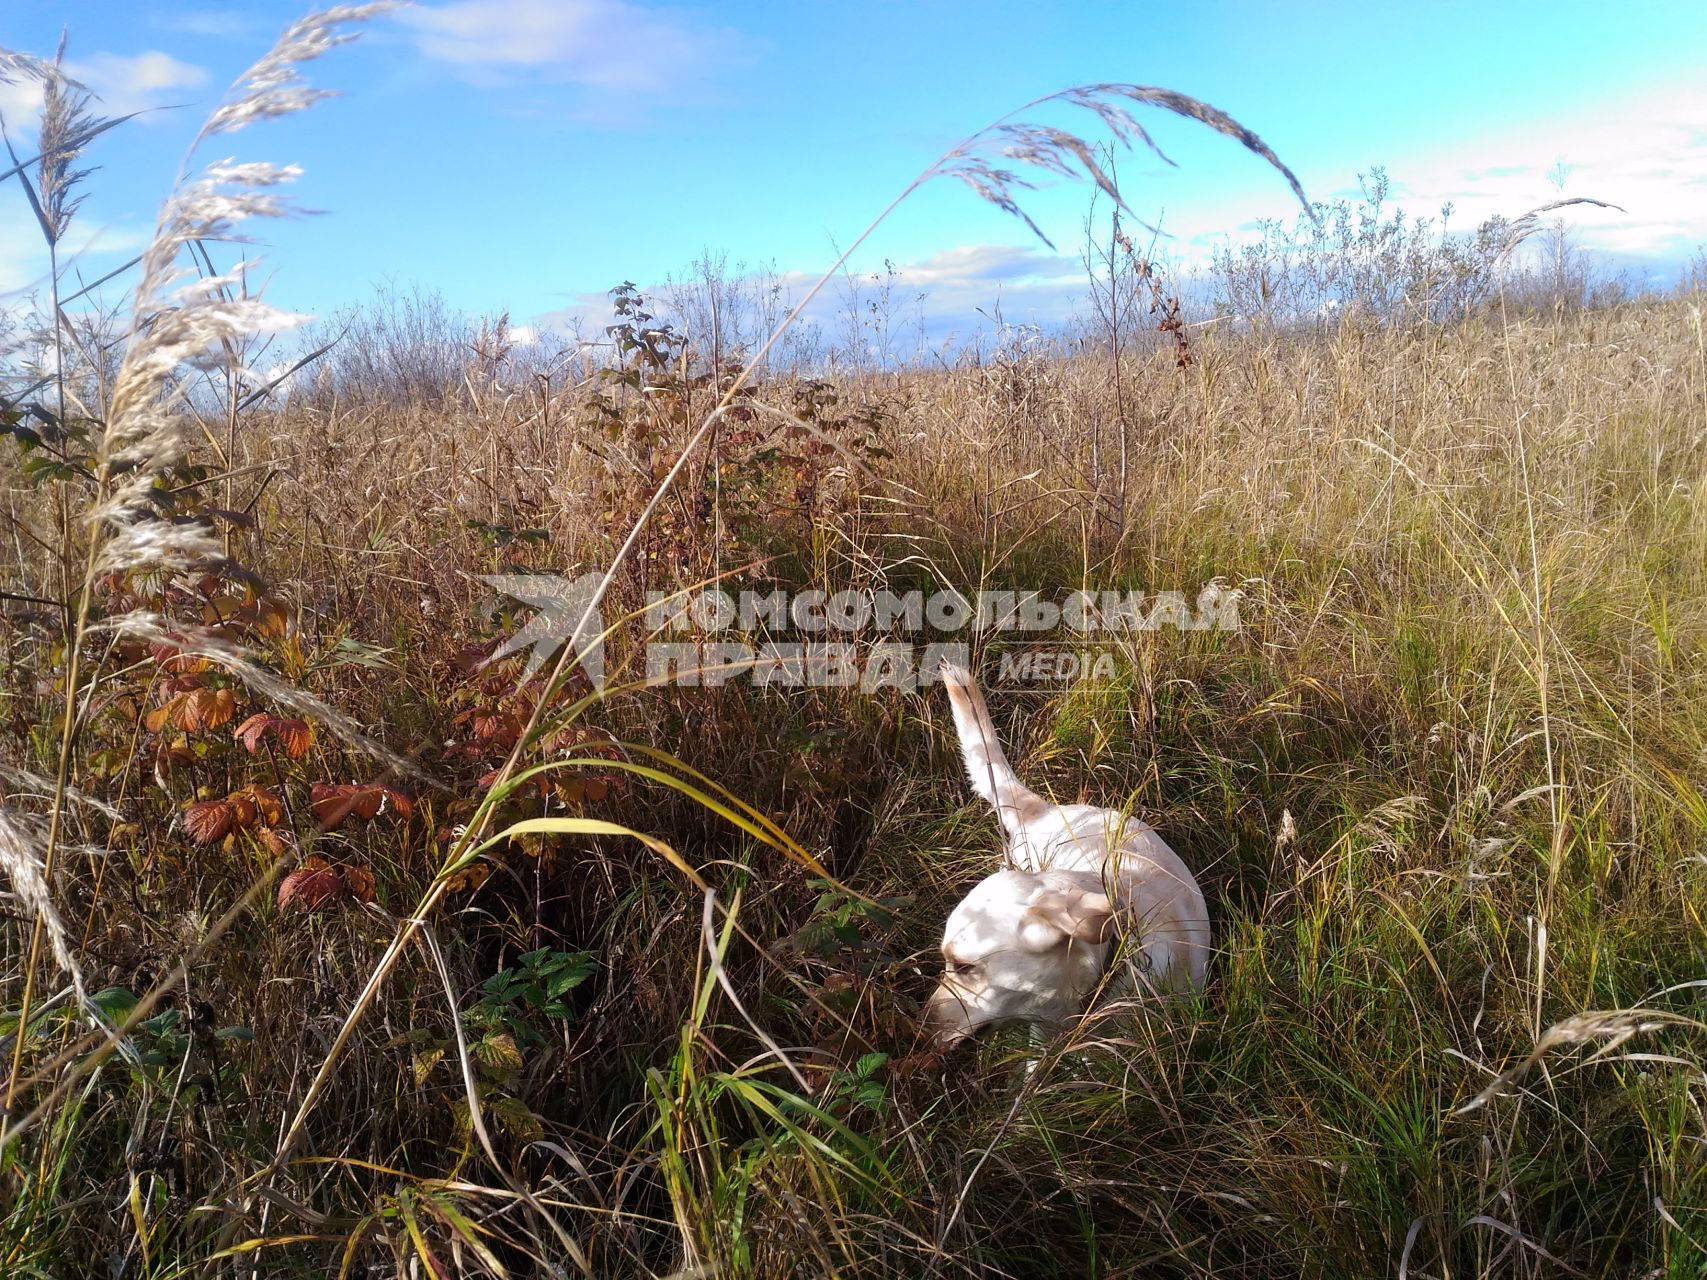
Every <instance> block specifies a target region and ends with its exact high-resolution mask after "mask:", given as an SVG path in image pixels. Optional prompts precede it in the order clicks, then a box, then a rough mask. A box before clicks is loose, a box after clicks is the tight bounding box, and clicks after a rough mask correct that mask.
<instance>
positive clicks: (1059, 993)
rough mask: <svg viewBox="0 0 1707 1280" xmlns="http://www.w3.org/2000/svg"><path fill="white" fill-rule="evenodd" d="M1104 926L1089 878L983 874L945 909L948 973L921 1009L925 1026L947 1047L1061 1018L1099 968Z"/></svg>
mask: <svg viewBox="0 0 1707 1280" xmlns="http://www.w3.org/2000/svg"><path fill="white" fill-rule="evenodd" d="M1113 924H1114V906H1113V904H1112V903H1111V902H1110V901H1109V898H1108V895H1107V894H1106V893H1105V892H1104V891H1103V885H1102V881H1101V880H1100V879H1099V878H1098V877H1097V876H1096V875H1095V874H1093V873H1092V872H1088V871H1044V872H1040V873H1038V874H1032V873H1031V872H1027V871H998V872H996V874H995V875H992V876H988V877H986V878H985V879H984V880H982V881H980V882H979V883H978V884H977V885H976V886H974V887H973V889H972V892H970V893H968V894H967V895H966V896H965V897H964V898H962V899H961V900H960V902H959V903H958V904H957V905H956V906H955V908H954V910H953V911H952V912H950V913H949V917H948V925H947V927H946V928H945V929H944V930H943V939H942V956H943V960H944V962H945V963H946V965H947V969H946V972H944V974H943V977H942V981H941V982H940V983H938V984H937V989H936V990H935V991H934V992H932V993H931V998H930V999H929V1001H927V1002H926V1004H925V1011H924V1025H925V1029H926V1030H927V1031H928V1032H930V1033H931V1036H932V1038H933V1040H934V1041H935V1043H936V1044H937V1045H938V1046H947V1045H950V1044H953V1043H955V1042H956V1041H958V1040H963V1039H965V1038H966V1037H968V1036H971V1035H975V1034H976V1033H977V1032H978V1031H980V1030H982V1029H983V1028H985V1027H989V1026H994V1025H995V1024H996V1023H999V1022H1010V1021H1014V1020H1022V1021H1026V1022H1065V1021H1066V1020H1067V1019H1069V1018H1071V1017H1073V1016H1074V1015H1076V1014H1078V1013H1080V1012H1082V1011H1083V1009H1084V1007H1085V1002H1086V1001H1087V1000H1088V999H1089V998H1090V995H1091V992H1092V991H1093V990H1095V988H1096V985H1097V981H1098V980H1099V979H1100V978H1101V976H1102V972H1103V970H1104V969H1105V968H1106V967H1107V965H1108V959H1109V954H1110V952H1111V950H1112V941H1111V935H1112V933H1113Z"/></svg>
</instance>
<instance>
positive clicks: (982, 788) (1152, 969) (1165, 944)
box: [924, 666, 1210, 1047]
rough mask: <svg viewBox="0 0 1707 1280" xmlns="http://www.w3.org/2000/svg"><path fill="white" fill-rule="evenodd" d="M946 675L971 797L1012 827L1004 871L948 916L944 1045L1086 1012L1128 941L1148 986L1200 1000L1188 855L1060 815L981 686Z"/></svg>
mask: <svg viewBox="0 0 1707 1280" xmlns="http://www.w3.org/2000/svg"><path fill="white" fill-rule="evenodd" d="M941 674H942V682H943V686H944V688H946V689H947V690H948V697H949V702H950V703H951V704H952V705H953V708H954V725H955V729H956V730H957V731H958V732H959V735H960V751H961V754H962V755H963V756H964V757H965V760H966V772H967V776H968V777H970V778H971V780H972V789H973V790H974V791H976V792H977V793H978V794H979V795H981V796H982V797H984V799H985V800H987V801H989V802H990V803H991V804H992V805H994V806H995V808H996V812H997V813H998V814H999V815H1000V816H1001V820H1002V826H1003V827H1004V828H1005V829H1006V832H1007V863H1008V867H1007V869H1006V870H1004V871H998V872H996V873H995V874H994V875H992V876H989V877H987V878H985V879H984V880H982V881H980V882H979V883H978V884H977V885H975V886H974V887H973V889H972V891H971V892H970V893H968V894H967V895H966V896H965V897H964V898H962V899H961V900H960V902H959V904H958V905H957V906H956V907H955V908H954V910H953V911H952V912H950V913H949V917H948V925H947V928H946V929H945V930H944V931H943V939H942V955H943V959H944V961H946V963H947V971H946V972H945V973H944V975H943V978H942V981H941V982H940V983H939V984H938V985H937V989H936V990H935V991H934V992H933V993H932V994H931V998H930V1000H929V1001H928V1002H926V1005H925V1011H924V1024H925V1028H926V1030H928V1031H929V1032H930V1033H931V1035H932V1038H933V1041H934V1042H935V1044H936V1045H937V1046H939V1047H946V1046H947V1045H951V1044H953V1043H955V1042H956V1041H959V1040H963V1039H965V1038H967V1037H968V1036H972V1035H975V1034H976V1033H977V1032H978V1031H980V1030H982V1029H983V1028H985V1027H988V1026H993V1025H995V1024H996V1023H999V1022H1011V1021H1021V1022H1029V1023H1032V1024H1034V1025H1036V1024H1045V1025H1049V1024H1060V1023H1064V1022H1066V1021H1068V1020H1069V1019H1071V1018H1072V1017H1074V1016H1075V1015H1077V1014H1079V1013H1081V1012H1083V1011H1084V1008H1085V1005H1086V1003H1087V1002H1088V1001H1089V999H1090V997H1091V994H1092V993H1093V992H1094V991H1095V990H1096V987H1097V984H1098V983H1099V982H1101V981H1102V977H1103V973H1104V971H1105V970H1106V969H1107V968H1108V966H1109V962H1110V960H1111V959H1112V958H1113V956H1114V953H1115V950H1116V947H1117V935H1119V934H1122V933H1124V934H1129V935H1131V943H1130V949H1129V952H1128V954H1129V955H1135V956H1136V958H1137V961H1138V965H1139V967H1140V968H1141V969H1142V971H1143V973H1144V981H1145V984H1146V985H1148V986H1153V987H1155V988H1156V989H1158V990H1163V991H1187V990H1197V989H1198V988H1200V987H1201V986H1202V985H1203V975H1204V971H1205V969H1206V968H1207V967H1208V963H1209V950H1210V935H1209V914H1208V912H1207V910H1206V909H1205V908H1204V905H1203V893H1202V891H1201V890H1200V889H1199V888H1198V887H1197V881H1196V880H1195V879H1194V878H1193V877H1192V874H1191V872H1190V871H1189V870H1187V868H1186V865H1185V863H1183V862H1182V861H1180V858H1179V855H1178V854H1176V853H1175V852H1174V851H1173V850H1172V849H1170V848H1168V846H1167V844H1166V842H1165V841H1163V839H1162V838H1161V836H1159V835H1157V834H1156V833H1155V831H1154V830H1152V829H1151V828H1150V826H1149V825H1148V824H1146V823H1144V822H1140V821H1139V820H1138V819H1136V818H1128V817H1125V816H1123V815H1122V814H1119V813H1116V812H1114V811H1113V810H1110V809H1098V808H1096V807H1094V806H1092V805H1087V804H1068V805H1056V804H1051V803H1050V802H1049V801H1047V800H1045V799H1043V797H1042V796H1039V795H1038V794H1037V793H1036V792H1034V791H1032V790H1030V789H1029V788H1027V787H1026V786H1025V785H1024V784H1023V783H1022V782H1020V780H1019V779H1018V778H1017V777H1015V776H1014V771H1013V769H1012V768H1010V767H1009V765H1008V761H1007V757H1006V756H1004V755H1003V754H1002V747H1001V743H999V742H998V741H997V740H996V733H995V727H994V725H993V724H992V723H991V721H990V712H989V709H988V708H987V707H985V705H984V697H983V695H982V694H981V693H979V691H978V686H977V684H976V683H974V682H973V679H972V676H971V674H970V673H968V672H967V671H965V670H963V669H961V668H959V667H954V666H944V667H943V668H942V670H941ZM1111 985H1117V986H1118V985H1128V988H1129V984H1123V983H1119V982H1118V981H1117V982H1115V983H1113V984H1111Z"/></svg>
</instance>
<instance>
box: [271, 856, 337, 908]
mask: <svg viewBox="0 0 1707 1280" xmlns="http://www.w3.org/2000/svg"><path fill="white" fill-rule="evenodd" d="M343 891H344V882H343V881H342V880H341V879H339V877H338V873H337V872H336V871H334V870H332V867H331V864H330V863H328V862H327V861H326V859H324V858H310V859H308V861H306V862H304V863H303V864H302V865H301V866H300V867H298V868H297V869H296V870H295V871H293V872H291V873H290V874H289V875H288V876H286V877H285V878H284V879H283V880H281V881H279V910H281V911H283V910H285V909H287V908H290V909H294V910H297V911H318V910H320V909H321V908H322V907H324V906H327V905H329V904H330V903H332V902H335V901H336V900H337V898H338V895H339V894H341V893H343Z"/></svg>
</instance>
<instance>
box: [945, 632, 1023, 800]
mask: <svg viewBox="0 0 1707 1280" xmlns="http://www.w3.org/2000/svg"><path fill="white" fill-rule="evenodd" d="M938 674H939V675H940V676H941V678H942V687H943V688H944V689H946V690H948V701H949V705H950V706H951V707H952V708H953V709H954V727H955V730H956V731H957V732H958V733H959V735H960V755H961V758H962V759H963V760H965V762H966V776H967V777H968V778H969V779H971V781H972V789H973V790H974V791H976V792H977V793H978V794H979V795H980V796H982V797H983V798H984V799H985V800H987V801H988V802H989V803H990V804H991V805H993V806H994V807H995V810H996V812H997V814H999V815H1000V817H1001V819H1002V825H1003V826H1004V827H1006V828H1008V830H1010V831H1017V830H1018V829H1019V828H1020V827H1021V826H1023V825H1024V824H1025V823H1026V822H1028V821H1030V820H1032V819H1033V818H1035V817H1037V816H1038V815H1039V814H1040V813H1042V812H1043V810H1045V809H1047V808H1048V805H1047V804H1046V803H1045V801H1044V800H1043V798H1042V797H1041V796H1039V795H1038V794H1037V793H1036V792H1035V791H1032V790H1031V789H1030V788H1029V787H1027V786H1026V785H1025V784H1024V783H1023V782H1021V781H1020V780H1019V778H1018V777H1017V776H1016V775H1015V773H1014V771H1013V767H1012V766H1011V765H1009V764H1008V758H1007V756H1005V755H1004V754H1003V753H1002V744H1001V742H1000V741H999V740H998V739H997V737H996V726H995V724H994V723H993V722H992V721H991V720H990V709H989V708H988V707H987V706H985V705H984V695H983V694H982V693H980V692H979V691H978V684H977V682H976V681H975V680H973V678H972V673H971V672H969V671H967V670H966V668H964V667H960V666H956V665H955V664H953V663H946V662H945V663H944V664H943V665H942V666H941V667H940V668H939V669H938Z"/></svg>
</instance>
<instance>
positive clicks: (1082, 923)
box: [1020, 889, 1114, 951]
mask: <svg viewBox="0 0 1707 1280" xmlns="http://www.w3.org/2000/svg"><path fill="white" fill-rule="evenodd" d="M1113 932H1114V904H1113V903H1112V902H1110V901H1109V900H1108V895H1107V894H1106V893H1088V892H1086V891H1084V890H1081V889H1066V890H1062V889H1049V890H1046V891H1045V892H1043V893H1040V894H1038V895H1037V897H1035V898H1034V899H1032V902H1031V905H1030V906H1029V907H1027V908H1026V909H1025V915H1024V916H1023V917H1022V918H1021V920H1020V941H1021V942H1023V943H1024V944H1025V945H1026V946H1027V947H1029V948H1030V949H1031V950H1033V951H1048V950H1050V949H1051V948H1053V947H1058V946H1060V945H1061V943H1062V942H1063V941H1065V940H1067V939H1071V940H1073V941H1075V942H1107V941H1108V939H1109V935H1110V934H1112V933H1113Z"/></svg>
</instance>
